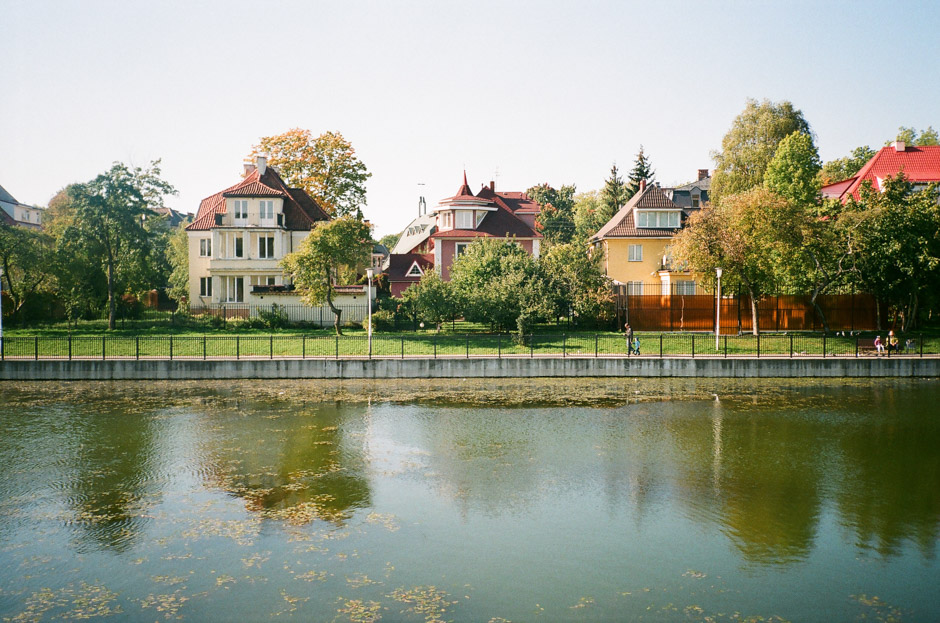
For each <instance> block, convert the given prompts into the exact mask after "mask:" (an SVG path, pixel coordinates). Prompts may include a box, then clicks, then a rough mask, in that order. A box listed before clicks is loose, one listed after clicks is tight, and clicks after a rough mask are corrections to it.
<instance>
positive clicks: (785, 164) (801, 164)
mask: <svg viewBox="0 0 940 623" xmlns="http://www.w3.org/2000/svg"><path fill="white" fill-rule="evenodd" d="M821 167H822V163H821V162H820V160H819V152H818V151H816V145H814V144H813V137H812V136H810V135H809V134H804V133H803V132H794V133H792V134H790V135H789V136H787V137H786V138H784V139H783V140H782V141H780V145H779V146H778V147H777V153H776V154H774V157H773V160H771V161H770V163H769V164H768V165H767V171H766V172H765V173H764V186H766V187H767V188H768V189H769V190H771V191H773V192H775V193H776V194H778V195H780V196H781V197H783V198H784V199H787V200H789V201H790V202H791V203H794V204H796V205H798V206H801V207H803V208H809V207H811V206H815V205H816V204H817V203H818V202H819V188H820V184H819V170H820V168H821Z"/></svg>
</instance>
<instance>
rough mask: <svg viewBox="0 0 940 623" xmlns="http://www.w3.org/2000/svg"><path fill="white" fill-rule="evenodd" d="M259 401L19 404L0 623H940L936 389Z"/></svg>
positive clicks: (229, 395) (50, 396)
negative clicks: (427, 618) (184, 622)
mask: <svg viewBox="0 0 940 623" xmlns="http://www.w3.org/2000/svg"><path fill="white" fill-rule="evenodd" d="M249 385H250V384H248V383H246V384H245V385H244V386H241V385H236V386H232V385H227V386H223V385H221V384H219V385H218V386H215V385H212V384H210V386H209V387H205V386H204V384H202V385H197V384H179V385H170V384H152V385H147V384H137V385H123V384H84V385H83V384H72V385H70V386H66V387H67V389H63V388H62V387H61V386H57V387H54V388H50V390H51V391H44V390H42V389H38V388H46V387H49V386H44V385H38V384H37V385H30V384H25V385H23V386H20V387H17V388H11V387H7V386H0V397H2V398H3V401H2V402H0V404H2V405H3V406H0V430H2V431H3V444H2V446H0V470H2V474H3V476H4V477H3V478H2V479H0V560H2V561H3V563H4V564H3V565H2V566H0V619H5V618H10V619H12V618H14V617H17V616H19V617H20V620H51V619H52V618H53V617H62V618H76V617H79V616H91V615H99V616H104V615H109V614H116V615H118V616H120V618H121V619H122V620H123V619H127V620H142V621H143V620H148V621H152V620H155V619H162V618H163V617H166V616H169V617H170V618H175V617H177V616H181V617H183V618H184V619H189V620H231V619H239V620H258V619H268V618H270V617H271V616H272V615H277V616H278V617H281V618H298V619H302V620H333V619H334V618H336V619H337V620H349V619H350V618H355V617H357V616H358V617H359V618H360V619H362V618H364V617H365V618H368V617H367V616H366V615H367V613H368V612H375V613H378V614H381V615H382V616H383V617H384V618H385V619H386V620H415V621H420V620H424V616H423V615H421V614H419V613H418V611H420V612H425V613H428V612H430V613H432V614H434V613H436V614H439V615H440V616H442V617H443V618H444V619H448V620H459V621H477V620H483V621H486V620H489V619H490V618H492V617H504V618H506V619H510V620H534V619H538V618H541V619H543V620H580V619H586V620H609V619H611V618H615V619H624V618H627V619H629V618H635V617H636V616H639V615H641V614H642V615H643V616H644V617H646V618H647V619H649V620H663V621H670V620H676V619H677V618H689V619H692V620H698V619H702V618H704V617H707V616H711V617H714V619H715V620H730V616H731V613H734V612H741V613H743V614H746V615H754V616H768V617H769V616H772V615H776V616H780V617H783V618H786V619H793V620H806V619H814V620H818V619H829V620H846V619H853V618H856V617H858V616H861V615H865V616H868V617H869V618H872V619H875V620H878V619H888V618H890V617H891V616H896V615H899V614H900V615H902V616H904V617H911V618H912V619H913V620H929V619H934V618H938V617H940V605H938V604H936V603H934V601H935V600H933V599H932V597H931V596H932V594H933V587H934V586H935V585H936V584H937V583H938V581H940V569H938V564H937V562H936V557H935V554H936V548H937V540H938V526H940V451H938V447H940V444H938V442H940V424H938V422H937V421H936V418H935V416H934V415H933V412H932V410H931V406H932V405H933V404H935V403H936V402H937V399H938V398H940V390H938V384H937V383H936V382H933V381H878V382H872V383H867V382H851V383H839V382H831V383H820V382H808V383H798V382H779V383H778V382H767V385H765V386H762V387H760V388H755V387H754V386H753V385H751V384H744V383H741V382H722V381H704V380H703V381H699V382H689V381H688V380H682V381H681V382H676V383H672V382H666V383H664V384H656V383H649V382H643V383H640V384H638V383H636V382H635V381H634V380H632V379H623V380H616V381H611V380H606V381H599V380H585V381H580V382H572V381H558V382H555V381H537V382H529V383H528V384H526V385H520V384H518V383H503V384H499V383H497V384H496V385H495V386H488V385H486V384H482V383H480V382H475V383H467V384H466V385H464V384H461V385H460V387H459V388H458V389H456V390H454V391H453V392H452V393H447V392H444V394H445V395H444V397H443V398H437V399H434V398H433V396H439V395H440V394H441V391H442V390H440V388H439V387H436V386H433V385H431V384H422V383H421V382H416V383H415V384H414V387H412V388H409V391H407V392H405V394H406V395H400V394H395V393H394V391H391V390H389V389H388V388H384V387H379V388H377V387H376V386H375V385H369V384H363V385H361V386H358V387H355V386H350V385H342V386H328V385H327V384H319V385H318V384H313V383H305V384H298V383H268V384H266V385H265V389H264V390H263V391H262V390H260V389H259V388H257V387H255V388H251V387H250V386H249ZM634 388H638V389H634ZM474 392H476V394H475V393H474ZM592 394H593V395H595V396H596V397H597V399H598V400H599V401H600V403H599V404H598V405H596V406H591V405H590V404H589V403H590V396H591V395H592ZM713 394H717V395H718V398H717V400H716V399H715V397H714V396H713ZM475 396H478V398H475ZM618 396H619V398H617V397H618ZM365 398H370V399H371V400H369V401H365V400H364V399H365ZM547 398H550V399H547ZM474 403H477V404H474ZM569 404H577V405H581V406H566V405H569ZM46 588H48V591H47V590H45V589H46ZM794 595H799V596H800V598H799V599H794ZM876 596H877V597H876ZM118 609H119V610H120V612H119V613H118V612H117V610H118Z"/></svg>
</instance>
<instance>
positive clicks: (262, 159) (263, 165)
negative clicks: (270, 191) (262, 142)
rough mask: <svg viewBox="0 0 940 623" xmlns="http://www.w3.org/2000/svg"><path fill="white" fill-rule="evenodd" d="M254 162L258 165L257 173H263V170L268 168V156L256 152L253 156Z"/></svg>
mask: <svg viewBox="0 0 940 623" xmlns="http://www.w3.org/2000/svg"><path fill="white" fill-rule="evenodd" d="M255 164H256V165H257V167H258V174H259V175H264V172H265V171H267V170H268V157H267V156H266V155H264V154H258V155H257V156H255Z"/></svg>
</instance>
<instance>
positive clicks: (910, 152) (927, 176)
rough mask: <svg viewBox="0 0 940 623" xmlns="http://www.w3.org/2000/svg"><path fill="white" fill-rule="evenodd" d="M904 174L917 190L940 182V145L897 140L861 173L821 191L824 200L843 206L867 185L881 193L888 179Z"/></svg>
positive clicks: (863, 168) (858, 196)
mask: <svg viewBox="0 0 940 623" xmlns="http://www.w3.org/2000/svg"><path fill="white" fill-rule="evenodd" d="M902 171H903V172H904V177H906V178H907V179H908V181H909V182H911V183H912V184H913V185H914V188H915V189H919V188H920V187H924V186H926V185H927V184H932V183H935V182H940V146H938V145H925V146H919V145H906V144H905V143H904V141H895V142H894V143H891V145H889V146H887V147H883V148H881V149H880V150H879V151H878V152H877V153H876V154H875V155H874V156H872V159H871V160H869V161H868V162H867V163H865V166H863V167H862V168H861V169H860V170H859V172H858V173H856V174H855V175H853V176H852V177H850V178H849V179H846V180H842V181H839V182H835V183H833V184H828V185H826V186H823V187H822V190H821V191H820V192H821V194H822V196H823V198H826V199H838V200H839V201H841V202H842V203H845V202H846V201H848V200H849V198H850V197H851V198H853V199H855V200H856V201H858V200H859V199H860V198H861V194H860V191H861V188H862V185H863V184H864V183H865V182H871V185H872V188H874V189H875V190H877V191H879V192H881V191H882V190H883V189H884V182H885V180H886V179H888V178H889V177H897V175H898V173H900V172H902Z"/></svg>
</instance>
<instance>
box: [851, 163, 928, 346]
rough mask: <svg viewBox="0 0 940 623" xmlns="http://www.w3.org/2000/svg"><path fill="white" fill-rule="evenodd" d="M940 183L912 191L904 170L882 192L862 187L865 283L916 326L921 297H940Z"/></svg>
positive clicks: (861, 251)
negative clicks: (938, 286)
mask: <svg viewBox="0 0 940 623" xmlns="http://www.w3.org/2000/svg"><path fill="white" fill-rule="evenodd" d="M937 190H938V189H937V186H936V185H935V184H934V185H931V186H929V187H928V188H926V189H924V190H922V191H920V192H916V193H915V192H912V185H911V183H910V182H909V181H908V180H907V179H906V178H905V177H904V175H903V173H901V174H899V175H898V176H897V177H896V178H890V177H889V178H888V179H887V180H885V183H884V186H883V192H878V191H876V190H875V189H873V188H872V187H871V184H870V183H868V184H866V185H864V186H863V187H862V197H861V201H860V204H861V210H862V211H863V213H864V218H863V219H862V220H861V223H860V226H859V235H858V245H859V247H860V249H859V259H858V269H859V274H860V278H861V280H862V283H863V284H864V285H865V287H866V289H868V291H869V292H871V293H872V294H874V295H875V296H876V297H878V298H879V299H880V300H883V301H886V302H888V303H890V304H891V305H893V306H894V308H895V310H896V311H898V312H899V314H900V316H901V321H902V325H901V330H902V331H906V330H908V329H910V328H912V327H913V325H914V322H915V320H916V318H917V313H918V309H919V308H920V305H921V303H922V301H925V300H927V301H930V300H931V299H933V300H934V301H935V300H936V297H937V292H936V286H937V284H938V283H940V205H938V203H937V197H938V194H937Z"/></svg>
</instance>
